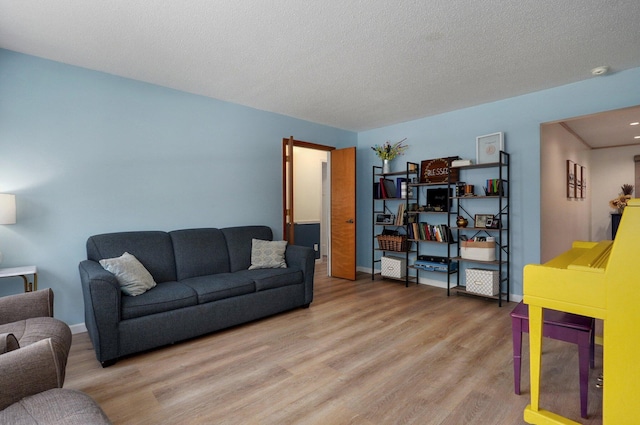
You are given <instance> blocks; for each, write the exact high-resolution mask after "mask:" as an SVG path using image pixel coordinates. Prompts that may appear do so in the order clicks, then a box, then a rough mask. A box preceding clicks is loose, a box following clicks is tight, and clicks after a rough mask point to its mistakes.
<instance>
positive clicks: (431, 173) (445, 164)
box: [420, 156, 460, 183]
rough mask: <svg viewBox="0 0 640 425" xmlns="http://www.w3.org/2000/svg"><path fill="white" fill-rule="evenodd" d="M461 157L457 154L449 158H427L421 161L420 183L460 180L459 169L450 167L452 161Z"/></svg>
mask: <svg viewBox="0 0 640 425" xmlns="http://www.w3.org/2000/svg"><path fill="white" fill-rule="evenodd" d="M454 159H460V158H459V157H457V156H450V157H447V158H434V159H425V160H424V161H422V162H421V163H420V183H447V182H451V183H455V182H457V181H458V175H459V172H458V169H457V168H450V167H451V161H453V160H454ZM449 170H451V176H449Z"/></svg>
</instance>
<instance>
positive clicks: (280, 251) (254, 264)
mask: <svg viewBox="0 0 640 425" xmlns="http://www.w3.org/2000/svg"><path fill="white" fill-rule="evenodd" d="M286 249H287V241H263V240H261V239H252V240H251V265H250V266H249V270H253V269H284V268H286V267H287V262H286V261H285V259H284V252H285V250H286Z"/></svg>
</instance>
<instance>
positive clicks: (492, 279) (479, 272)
mask: <svg viewBox="0 0 640 425" xmlns="http://www.w3.org/2000/svg"><path fill="white" fill-rule="evenodd" d="M466 283H467V291H468V292H473V293H475V294H480V295H489V296H495V295H498V293H499V292H500V281H499V275H498V271H497V270H487V269H467V280H466Z"/></svg>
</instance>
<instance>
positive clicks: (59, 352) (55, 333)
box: [0, 289, 71, 386]
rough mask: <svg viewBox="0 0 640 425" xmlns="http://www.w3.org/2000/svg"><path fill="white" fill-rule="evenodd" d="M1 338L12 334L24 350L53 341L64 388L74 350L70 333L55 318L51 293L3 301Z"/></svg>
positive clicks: (30, 293)
mask: <svg viewBox="0 0 640 425" xmlns="http://www.w3.org/2000/svg"><path fill="white" fill-rule="evenodd" d="M0 334H13V335H14V336H15V338H16V339H17V343H18V345H19V346H20V347H23V348H25V347H27V346H29V345H31V344H34V343H36V342H38V341H41V340H43V339H47V338H51V344H52V346H53V349H54V351H55V352H56V361H57V362H58V364H57V368H58V370H59V371H60V379H61V381H60V386H62V384H63V383H64V376H65V370H66V366H67V357H68V356H69V349H70V348H71V330H70V329H69V326H68V325H67V324H66V323H64V322H62V321H61V320H58V319H55V318H54V317H53V291H52V290H51V289H42V290H40V291H34V292H26V293H23V294H17V295H9V296H6V297H2V298H0Z"/></svg>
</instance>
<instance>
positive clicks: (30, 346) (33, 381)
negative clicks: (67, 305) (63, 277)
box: [0, 289, 111, 425]
mask: <svg viewBox="0 0 640 425" xmlns="http://www.w3.org/2000/svg"><path fill="white" fill-rule="evenodd" d="M52 316H53V292H52V291H51V289H46V290H42V291H36V292H28V293H25V294H20V295H11V296H8V297H3V298H0V376H1V377H2V385H0V423H1V424H19V425H38V424H52V423H56V424H71V425H73V424H110V423H111V422H110V421H109V419H108V418H107V416H106V415H105V414H104V412H103V411H102V409H101V408H100V406H98V404H96V402H95V401H94V400H93V399H92V398H91V397H89V396H88V395H87V394H84V393H82V392H80V391H75V390H69V389H63V388H62V385H63V383H64V376H65V369H66V365H67V357H68V355H69V349H70V347H71V330H70V329H69V326H67V324H66V323H64V322H62V321H60V320H57V319H54V318H53V317H52Z"/></svg>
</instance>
